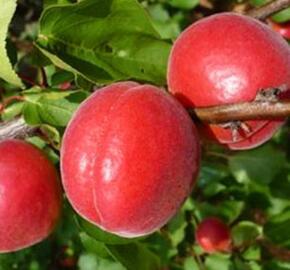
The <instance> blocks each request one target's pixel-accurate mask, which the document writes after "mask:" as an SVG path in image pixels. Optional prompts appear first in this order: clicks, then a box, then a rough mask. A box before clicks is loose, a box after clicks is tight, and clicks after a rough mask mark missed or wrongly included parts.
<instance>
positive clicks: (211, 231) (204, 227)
mask: <svg viewBox="0 0 290 270" xmlns="http://www.w3.org/2000/svg"><path fill="white" fill-rule="evenodd" d="M195 238H196V240H197V242H198V244H199V245H200V246H201V247H202V248H203V250H204V251H206V252H208V253H213V252H218V251H229V250H230V247H231V235H230V229H229V228H228V226H227V225H226V224H225V223H224V222H223V221H222V220H220V219H219V218H216V217H210V218H207V219H204V220H203V221H202V222H201V223H200V224H199V225H198V227H197V229H196V232H195Z"/></svg>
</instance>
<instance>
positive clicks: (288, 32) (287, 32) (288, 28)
mask: <svg viewBox="0 0 290 270" xmlns="http://www.w3.org/2000/svg"><path fill="white" fill-rule="evenodd" d="M269 25H270V27H271V28H272V29H273V30H275V31H276V32H278V33H279V34H280V35H281V36H283V37H284V38H285V39H287V40H290V22H285V23H275V22H273V21H270V20H269Z"/></svg>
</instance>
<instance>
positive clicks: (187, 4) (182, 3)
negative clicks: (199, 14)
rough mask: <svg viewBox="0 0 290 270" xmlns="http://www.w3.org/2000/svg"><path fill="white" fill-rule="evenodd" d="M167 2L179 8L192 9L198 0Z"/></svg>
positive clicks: (171, 0)
mask: <svg viewBox="0 0 290 270" xmlns="http://www.w3.org/2000/svg"><path fill="white" fill-rule="evenodd" d="M168 3H169V4H170V5H171V6H173V7H177V8H181V9H193V8H194V7H196V6H197V5H198V4H199V0H169V1H168Z"/></svg>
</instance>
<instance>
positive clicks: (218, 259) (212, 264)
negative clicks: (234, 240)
mask: <svg viewBox="0 0 290 270" xmlns="http://www.w3.org/2000/svg"><path fill="white" fill-rule="evenodd" d="M205 266H206V270H217V269H218V270H229V269H233V265H232V262H231V258H230V256H228V255H222V254H213V255H209V256H208V257H207V258H206V260H205Z"/></svg>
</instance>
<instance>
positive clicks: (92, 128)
mask: <svg viewBox="0 0 290 270" xmlns="http://www.w3.org/2000/svg"><path fill="white" fill-rule="evenodd" d="M199 159H200V149H199V139H198V137H197V133H196V129H195V126H194V124H193V123H192V121H191V119H190V117H189V115H188V114H187V112H186V111H185V109H184V108H183V107H182V105H180V104H179V103H178V102H177V101H176V100H175V99H174V98H173V97H171V96H170V95H169V94H167V93H166V92H165V91H163V90H162V89H159V88H157V87H154V86H150V85H139V84H137V83H135V82H120V83H115V84H112V85H110V86H107V87H104V88H102V89H99V90H98V91H96V92H95V93H94V94H92V95H91V96H90V97H89V98H88V99H87V100H86V101H84V103H82V104H81V106H80V107H79V109H78V110H77V112H76V113H75V114H74V116H73V118H72V120H71V122H70V123H69V125H68V127H67V129H66V131H65V134H64V139H63V144H62V148H61V173H62V181H63V186H64V189H65V191H66V194H67V197H68V199H69V201H70V202H71V204H72V206H73V208H74V209H75V210H76V211H77V212H78V213H79V214H80V215H81V216H82V217H84V218H85V219H87V220H89V221H90V222H92V223H94V224H95V225H97V226H99V227H100V228H102V229H103V230H106V231H108V232H111V233H114V234H117V235H120V236H124V237H137V236H142V235H147V234H150V233H152V232H154V231H155V230H157V229H159V228H160V227H161V226H163V225H164V224H165V223H166V222H167V221H168V220H169V219H170V218H171V217H172V216H173V215H174V214H175V213H176V211H177V210H178V209H179V207H180V206H181V204H182V203H183V201H184V200H185V198H186V197H187V196H188V195H189V194H190V192H191V190H192V187H193V185H194V182H195V180H196V178H197V173H198V169H199Z"/></svg>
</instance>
